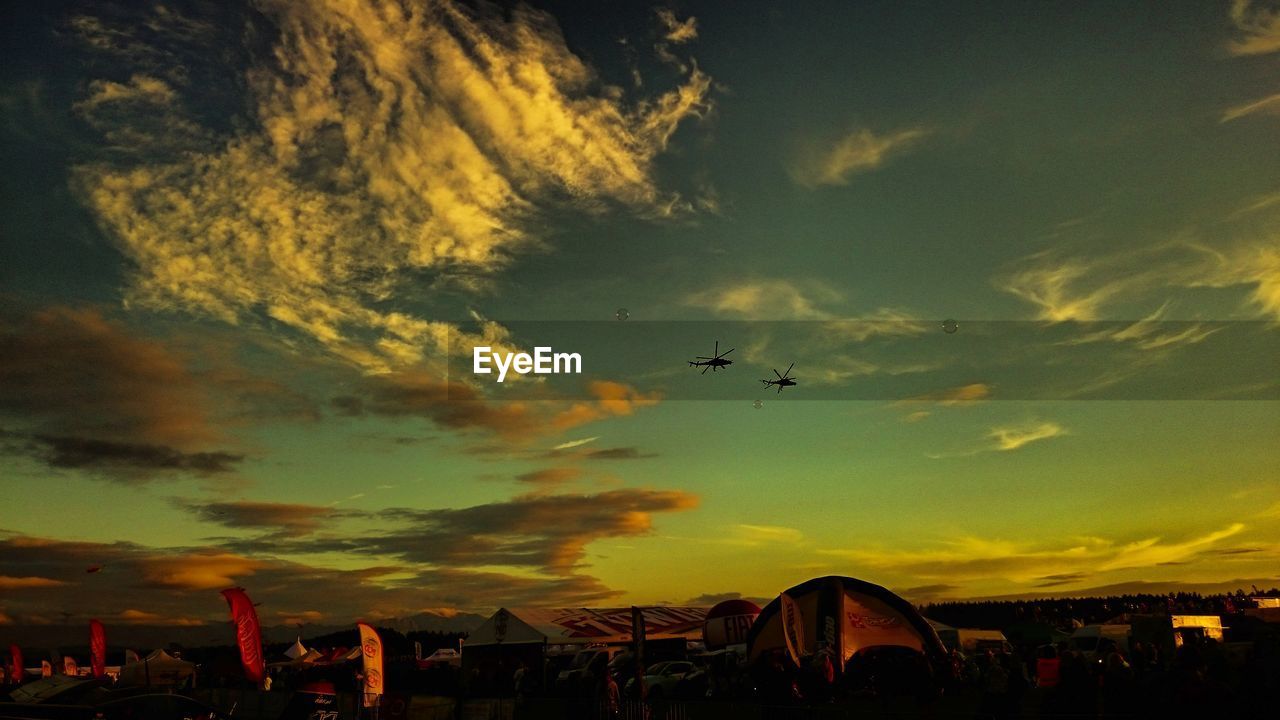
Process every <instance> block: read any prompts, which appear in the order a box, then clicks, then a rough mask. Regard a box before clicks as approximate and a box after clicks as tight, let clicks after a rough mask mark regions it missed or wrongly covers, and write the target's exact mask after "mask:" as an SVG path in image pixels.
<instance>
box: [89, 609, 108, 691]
mask: <svg viewBox="0 0 1280 720" xmlns="http://www.w3.org/2000/svg"><path fill="white" fill-rule="evenodd" d="M89 655H90V658H89V663H90V665H91V666H92V667H93V676H94V677H95V678H101V677H102V676H103V675H106V674H107V631H106V630H105V629H103V627H102V623H100V622H98V621H97V620H90V621H89Z"/></svg>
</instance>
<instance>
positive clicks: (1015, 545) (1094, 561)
mask: <svg viewBox="0 0 1280 720" xmlns="http://www.w3.org/2000/svg"><path fill="white" fill-rule="evenodd" d="M1243 530H1244V525H1242V524H1240V523H1233V524H1231V525H1229V526H1227V527H1225V528H1223V529H1220V530H1214V531H1210V532H1208V533H1205V534H1203V535H1199V536H1193V537H1190V538H1187V539H1185V540H1180V541H1173V542H1169V541H1165V540H1164V539H1163V538H1161V537H1150V538H1143V539H1140V540H1135V541H1130V542H1119V541H1116V540H1112V539H1106V538H1098V537H1091V538H1082V539H1080V540H1078V541H1075V542H1068V543H1063V544H1057V545H1046V544H1043V543H1040V544H1037V543H1031V542H1011V541H1006V540H999V539H984V538H978V537H972V536H970V537H959V538H955V539H951V540H947V541H944V542H942V543H939V544H937V545H934V546H931V547H922V548H895V549H885V548H866V547H863V548H857V549H848V550H840V549H833V550H819V552H820V553H822V554H826V555H831V556H835V557H842V558H845V559H848V560H852V561H855V562H859V563H863V564H865V565H867V566H868V567H872V568H877V569H884V570H886V571H889V570H892V571H894V572H901V573H904V574H906V575H907V576H909V577H913V578H919V579H922V580H931V581H942V582H948V583H960V582H972V581H990V580H992V579H995V578H998V579H1003V580H1007V581H1010V582H1013V583H1018V584H1026V585H1028V586H1041V585H1042V584H1043V583H1046V582H1048V583H1053V582H1055V581H1061V582H1062V583H1068V584H1069V583H1072V582H1075V580H1074V579H1072V576H1073V575H1076V574H1079V575H1082V576H1091V575H1097V574H1099V573H1108V572H1119V571H1122V570H1129V571H1132V570H1139V569H1149V568H1155V567H1160V566H1167V565H1170V564H1172V563H1180V562H1183V561H1194V560H1197V559H1198V558H1200V557H1202V555H1201V553H1202V551H1204V550H1206V549H1209V548H1211V547H1212V546H1213V545H1215V544H1217V543H1219V542H1221V541H1222V540H1224V539H1226V538H1229V537H1232V536H1235V535H1237V534H1239V533H1240V532H1242V531H1243ZM1210 562H1220V560H1214V561H1210Z"/></svg>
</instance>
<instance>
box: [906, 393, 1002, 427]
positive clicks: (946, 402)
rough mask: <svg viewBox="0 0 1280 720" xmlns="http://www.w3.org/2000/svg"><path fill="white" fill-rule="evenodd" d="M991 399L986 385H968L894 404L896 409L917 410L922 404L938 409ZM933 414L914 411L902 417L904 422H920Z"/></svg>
mask: <svg viewBox="0 0 1280 720" xmlns="http://www.w3.org/2000/svg"><path fill="white" fill-rule="evenodd" d="M989 397H991V385H989V384H987V383H969V384H967V385H958V386H956V387H952V388H946V389H944V390H937V391H934V392H929V393H925V394H923V395H916V396H915V397H910V398H906V399H904V400H899V401H898V402H896V403H894V405H895V406H897V407H904V408H919V407H920V406H921V405H922V404H934V405H937V406H939V407H955V406H966V405H970V404H973V403H979V402H982V401H984V400H986V399H988V398H989ZM932 414H933V411H932V410H923V409H915V410H912V411H911V412H910V413H908V414H907V415H906V416H904V417H903V421H904V422H909V423H914V422H920V421H921V420H924V419H925V418H927V417H929V416H930V415H932Z"/></svg>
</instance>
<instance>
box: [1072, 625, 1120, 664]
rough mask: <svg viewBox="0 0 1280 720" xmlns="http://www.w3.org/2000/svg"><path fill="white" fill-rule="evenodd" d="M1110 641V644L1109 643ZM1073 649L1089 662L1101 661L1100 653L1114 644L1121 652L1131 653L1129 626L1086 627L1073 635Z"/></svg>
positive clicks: (1077, 629)
mask: <svg viewBox="0 0 1280 720" xmlns="http://www.w3.org/2000/svg"><path fill="white" fill-rule="evenodd" d="M1108 641H1109V642H1108ZM1070 644H1071V649H1072V650H1075V651H1076V652H1078V653H1080V654H1082V655H1084V656H1085V658H1086V659H1089V660H1100V659H1101V658H1100V657H1099V653H1100V652H1103V651H1105V650H1106V648H1108V647H1110V646H1111V645H1112V644H1114V645H1115V647H1116V648H1118V649H1119V650H1120V651H1121V652H1123V653H1125V654H1128V652H1129V626H1128V625H1085V626H1084V627H1082V628H1076V631H1075V632H1073V633H1071V641H1070Z"/></svg>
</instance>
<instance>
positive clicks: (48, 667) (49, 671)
mask: <svg viewBox="0 0 1280 720" xmlns="http://www.w3.org/2000/svg"><path fill="white" fill-rule="evenodd" d="M40 677H53V663H51V662H49V661H48V660H41V661H40Z"/></svg>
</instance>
